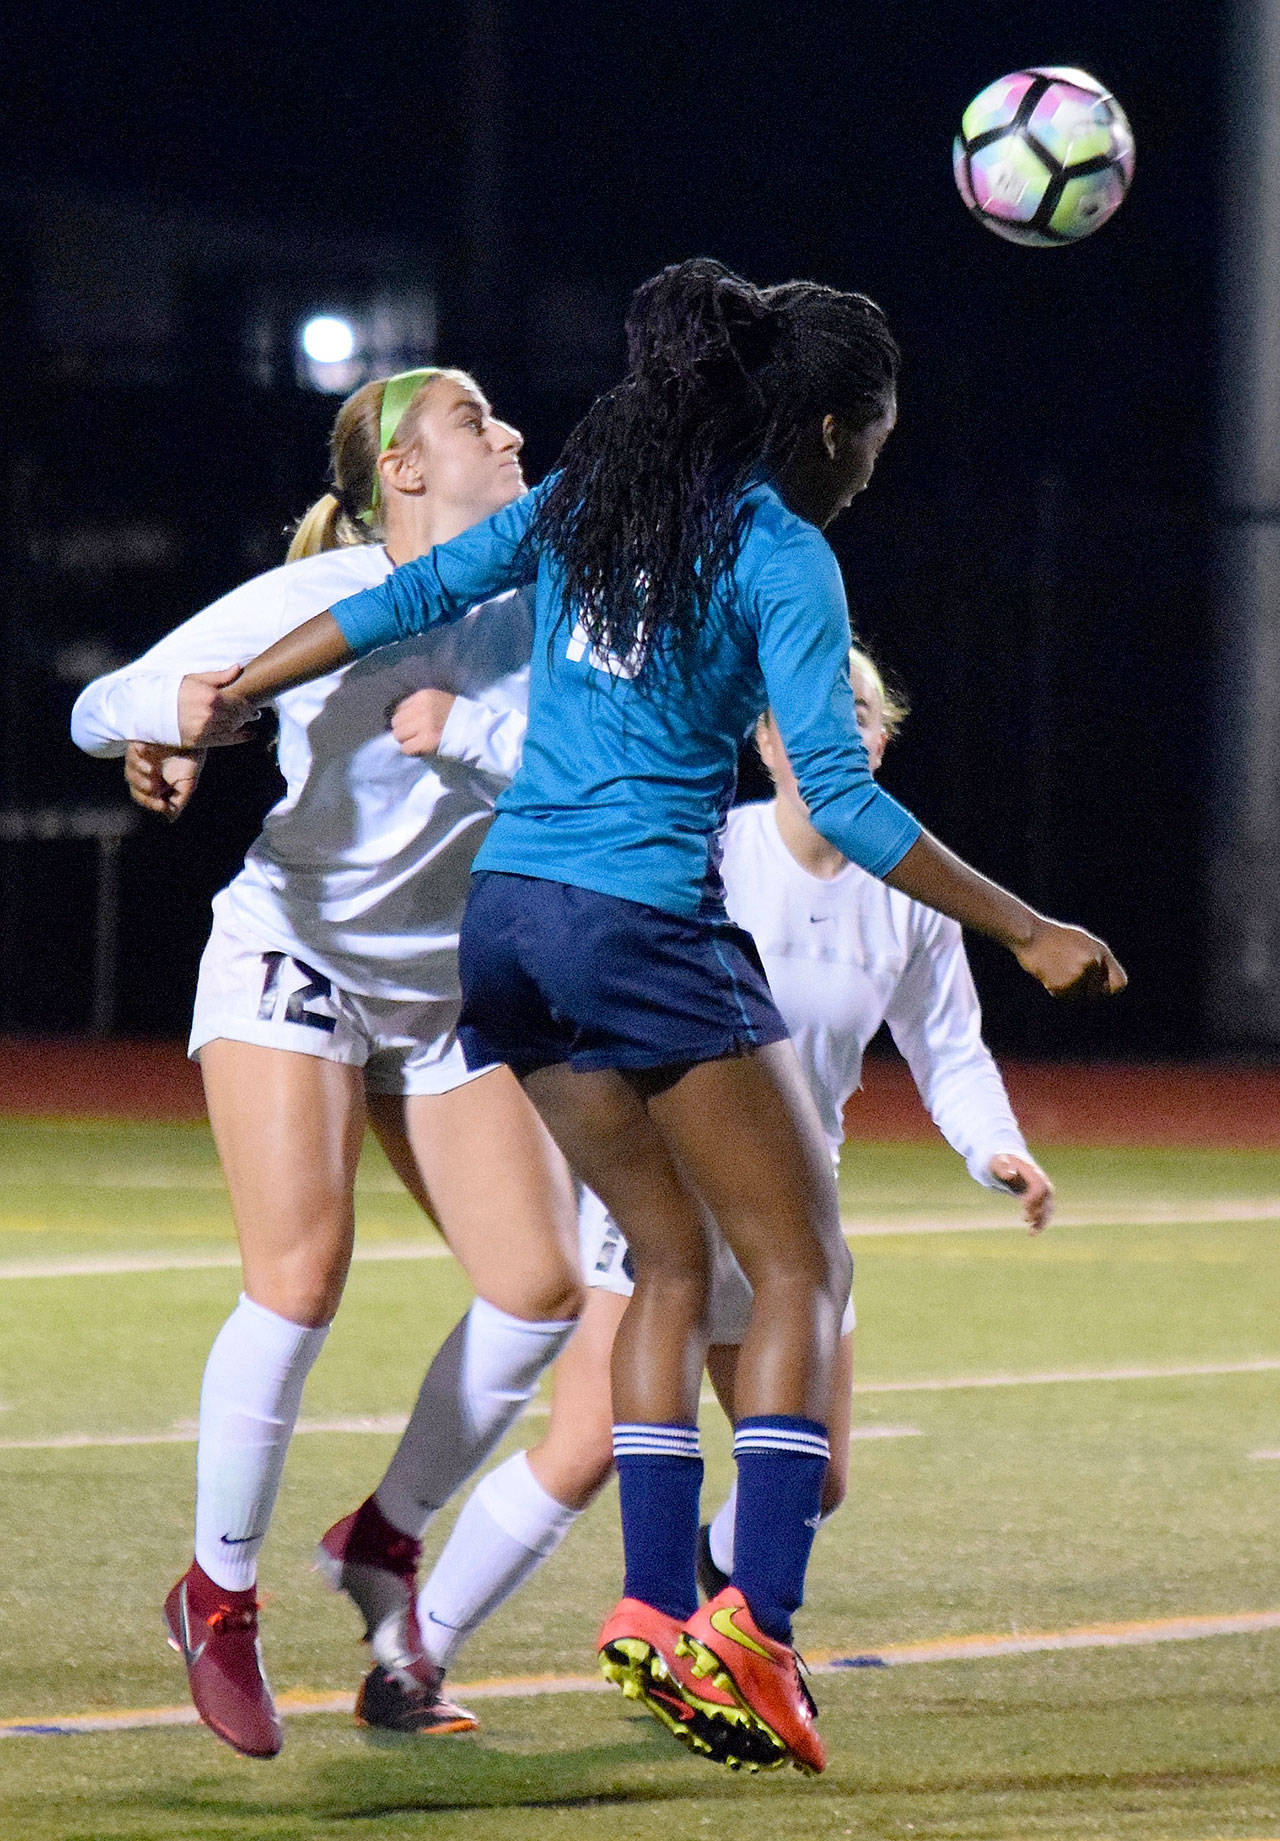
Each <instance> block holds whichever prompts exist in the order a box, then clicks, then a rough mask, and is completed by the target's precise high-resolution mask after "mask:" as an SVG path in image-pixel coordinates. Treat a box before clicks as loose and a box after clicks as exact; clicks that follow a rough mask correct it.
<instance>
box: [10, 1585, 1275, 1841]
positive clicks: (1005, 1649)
mask: <svg viewBox="0 0 1280 1841" xmlns="http://www.w3.org/2000/svg"><path fill="white" fill-rule="evenodd" d="M1266 1630H1280V1610H1273V1611H1237V1612H1226V1613H1220V1612H1206V1613H1193V1614H1191V1615H1189V1616H1185V1617H1171V1618H1170V1617H1166V1618H1154V1619H1141V1620H1127V1621H1125V1622H1121V1623H1106V1624H1077V1625H1076V1626H1074V1627H1073V1628H1072V1629H1069V1630H1028V1631H1002V1632H991V1633H987V1634H981V1635H972V1636H945V1637H935V1638H932V1639H931V1640H929V1641H928V1642H924V1643H889V1644H886V1645H884V1646H883V1647H881V1648H879V1649H877V1650H875V1651H872V1652H868V1653H866V1654H862V1655H842V1654H840V1652H839V1651H838V1650H822V1651H819V1652H818V1653H816V1654H814V1655H812V1656H810V1657H809V1665H810V1668H811V1669H812V1672H813V1673H814V1674H817V1675H827V1674H836V1673H840V1672H843V1671H845V1670H851V1669H857V1668H902V1667H906V1666H908V1665H910V1664H912V1663H919V1662H971V1661H978V1660H981V1659H984V1658H987V1657H992V1656H1025V1655H1038V1654H1043V1653H1045V1652H1047V1651H1052V1650H1061V1649H1115V1648H1131V1647H1134V1646H1140V1645H1143V1644H1147V1643H1185V1642H1190V1641H1193V1640H1195V1639H1198V1638H1204V1637H1221V1636H1251V1635H1256V1634H1257V1633H1258V1632H1260V1631H1266ZM606 1686H607V1683H606V1682H604V1681H603V1680H602V1679H601V1678H600V1676H598V1675H550V1674H546V1675H510V1676H498V1677H491V1678H490V1679H489V1680H487V1681H472V1682H468V1683H461V1684H459V1685H457V1686H456V1687H455V1686H453V1685H452V1684H451V1685H450V1690H449V1691H450V1693H451V1694H454V1695H456V1696H457V1698H458V1699H459V1700H460V1701H463V1702H464V1703H465V1702H466V1701H469V1700H504V1699H509V1700H527V1699H530V1698H532V1697H534V1696H537V1695H543V1694H595V1693H603V1692H604V1690H605V1688H606ZM354 1704H355V1697H354V1696H353V1695H351V1694H343V1693H334V1692H332V1691H330V1690H328V1689H323V1688H292V1689H290V1690H289V1692H288V1693H285V1694H280V1695H277V1697H276V1707H277V1708H278V1710H279V1711H280V1712H281V1713H282V1714H285V1715H287V1716H297V1715H301V1714H306V1713H350V1712H351V1710H352V1708H353V1706H354ZM195 1724H197V1716H196V1712H195V1709H194V1707H191V1706H180V1707H136V1708H129V1709H111V1710H109V1711H108V1710H101V1711H98V1712H95V1713H54V1714H47V1715H43V1716H41V1715H28V1716H26V1717H25V1718H16V1719H15V1718H10V1719H3V1720H0V1738H34V1737H44V1736H47V1735H65V1734H68V1733H90V1732H129V1731H138V1730H140V1729H143V1728H146V1727H153V1726H194V1725H195ZM1259 1841H1261V1838H1259Z"/></svg>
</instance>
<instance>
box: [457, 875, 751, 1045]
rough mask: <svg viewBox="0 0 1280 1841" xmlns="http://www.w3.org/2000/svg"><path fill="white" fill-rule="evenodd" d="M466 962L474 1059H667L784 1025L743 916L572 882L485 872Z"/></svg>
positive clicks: (477, 884) (467, 1026)
mask: <svg viewBox="0 0 1280 1841" xmlns="http://www.w3.org/2000/svg"><path fill="white" fill-rule="evenodd" d="M458 960H459V966H460V969H461V972H462V1015H461V1019H460V1021H459V1024H458V1037H459V1040H460V1041H461V1043H462V1050H463V1053H464V1055H465V1056H466V1058H467V1065H468V1067H473V1068H474V1067H483V1066H484V1065H485V1064H486V1063H488V1062H493V1061H502V1062H505V1063H506V1065H507V1066H508V1067H510V1068H512V1069H513V1070H514V1071H515V1073H516V1074H518V1075H524V1074H529V1073H532V1072H533V1070H534V1069H535V1068H540V1067H547V1066H549V1065H550V1064H551V1063H553V1062H568V1064H569V1065H570V1066H571V1067H575V1068H582V1069H590V1068H667V1067H675V1066H678V1065H680V1064H682V1063H694V1062H699V1061H715V1060H718V1059H720V1058H721V1057H722V1056H725V1055H741V1054H744V1053H746V1052H747V1051H748V1050H749V1049H753V1048H760V1047H763V1045H764V1044H765V1043H766V1042H781V1041H782V1040H784V1038H785V1037H786V1034H787V1026H786V1024H785V1023H784V1022H783V1020H782V1018H781V1016H779V1014H778V1010H777V1006H776V1005H775V1004H774V1001H773V998H772V997H771V995H770V993H769V984H768V980H767V979H766V977H765V975H764V967H763V966H762V965H761V963H760V955H759V953H758V952H757V951H756V948H755V942H754V941H753V940H752V938H751V935H750V934H749V933H744V932H743V931H742V929H741V927H735V926H733V924H732V923H731V922H729V921H727V920H692V919H687V918H685V917H684V916H682V915H679V914H668V913H666V912H665V911H664V910H663V909H661V908H650V907H646V906H645V905H644V903H642V902H638V901H624V900H622V899H621V897H620V896H617V895H599V894H596V893H595V892H594V891H593V890H591V889H580V888H575V887H573V886H572V885H571V884H569V883H565V882H545V881H543V880H542V879H541V878H540V877H535V876H513V875H507V874H506V873H505V872H503V871H499V870H481V871H480V872H478V873H477V874H476V875H474V876H473V877H472V879H471V893H470V895H469V897H468V899H467V909H466V914H465V916H464V918H463V922H462V940H461V945H460V948H459V953H458Z"/></svg>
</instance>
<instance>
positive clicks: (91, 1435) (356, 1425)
mask: <svg viewBox="0 0 1280 1841" xmlns="http://www.w3.org/2000/svg"><path fill="white" fill-rule="evenodd" d="M714 1399H715V1396H714V1395H713V1394H712V1393H711V1392H710V1391H707V1392H704V1394H703V1397H702V1404H703V1405H704V1406H710V1405H712V1404H713V1403H714ZM550 1410H551V1409H550V1407H549V1406H548V1405H547V1403H546V1401H543V1400H535V1401H534V1402H533V1404H532V1406H527V1407H526V1408H525V1410H524V1412H523V1413H522V1414H521V1418H522V1419H545V1418H546V1416H547V1414H548V1413H549V1412H550ZM407 1424H408V1421H407V1419H406V1418H405V1415H404V1414H403V1413H384V1414H365V1415H362V1416H359V1417H356V1418H351V1419H300V1420H299V1421H298V1423H297V1425H296V1426H295V1427H294V1428H293V1433H294V1437H295V1438H297V1437H298V1436H300V1435H301V1434H304V1433H308V1432H311V1433H315V1432H321V1433H338V1434H339V1435H344V1436H348V1437H362V1436H364V1435H366V1434H368V1433H375V1434H380V1435H382V1436H394V1437H398V1436H399V1435H400V1433H401V1432H403V1431H404V1428H405V1426H406V1425H407ZM923 1436H924V1434H923V1433H922V1432H921V1430H920V1428H919V1426H914V1425H865V1426H854V1427H853V1429H852V1430H851V1432H850V1433H849V1443H850V1444H855V1443H857V1444H861V1443H873V1442H874V1441H875V1440H877V1439H881V1438H922V1437H923ZM195 1442H196V1426H195V1423H194V1421H189V1420H183V1421H182V1422H181V1423H180V1424H179V1425H175V1426H170V1427H168V1428H167V1429H166V1430H165V1431H163V1432H59V1433H55V1434H54V1435H53V1436H52V1437H50V1438H0V1451H99V1450H104V1449H112V1448H114V1447H115V1446H119V1445H194V1444H195Z"/></svg>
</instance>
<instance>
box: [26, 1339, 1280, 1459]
mask: <svg viewBox="0 0 1280 1841" xmlns="http://www.w3.org/2000/svg"><path fill="white" fill-rule="evenodd" d="M1276 1373H1280V1357H1277V1356H1259V1357H1256V1358H1254V1359H1252V1360H1250V1361H1243V1362H1188V1363H1186V1364H1184V1365H1183V1366H1181V1367H1160V1368H1156V1367H1132V1368H1063V1369H1050V1370H1046V1371H1045V1372H1043V1373H1034V1372H1033V1373H1030V1374H953V1375H941V1376H935V1377H932V1378H927V1379H921V1380H904V1381H855V1382H854V1384H853V1391H854V1393H855V1394H942V1393H958V1392H962V1391H964V1390H965V1389H968V1388H985V1387H1059V1386H1064V1385H1065V1386H1070V1385H1072V1384H1075V1383H1080V1382H1086V1383H1094V1384H1098V1383H1101V1384H1106V1383H1109V1382H1115V1381H1198V1380H1212V1379H1215V1378H1220V1377H1225V1376H1230V1375H1243V1374H1276ZM712 1399H713V1396H712V1395H711V1394H710V1393H709V1392H704V1394H703V1396H702V1403H703V1405H704V1406H705V1405H708V1404H710V1403H711V1401H712ZM547 1411H548V1408H547V1405H546V1403H545V1402H544V1401H535V1402H534V1403H533V1405H531V1406H529V1407H527V1408H526V1409H525V1413H524V1417H525V1418H527V1419H538V1418H542V1417H544V1416H545V1415H546V1413H547ZM405 1424H406V1421H405V1418H404V1416H403V1414H394V1413H392V1414H386V1415H365V1416H362V1417H358V1418H351V1419H300V1420H299V1421H298V1423H297V1425H296V1426H295V1427H294V1435H295V1436H297V1435H299V1434H305V1433H309V1432H310V1433H315V1432H327V1433H340V1434H348V1435H356V1436H358V1435H360V1434H362V1433H380V1434H391V1435H397V1434H399V1433H401V1432H403V1431H404V1428H405ZM921 1436H922V1434H921V1432H920V1429H919V1427H917V1426H881V1425H869V1426H860V1427H855V1428H854V1430H853V1431H852V1432H851V1433H850V1434H849V1437H850V1442H852V1441H853V1440H855V1439H859V1440H861V1439H867V1440H871V1439H878V1438H919V1437H921ZM195 1442H196V1428H195V1426H194V1424H192V1423H190V1422H188V1421H184V1422H183V1423H181V1424H179V1425H176V1426H170V1427H167V1428H166V1429H165V1430H164V1431H159V1432H62V1433H57V1434H55V1435H53V1436H52V1437H49V1438H0V1451H88V1450H98V1449H101V1448H103V1447H109V1446H114V1445H193V1444H195ZM1251 1455H1252V1456H1253V1457H1255V1458H1278V1459H1280V1451H1255V1452H1253V1453H1251Z"/></svg>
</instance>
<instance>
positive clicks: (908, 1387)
mask: <svg viewBox="0 0 1280 1841" xmlns="http://www.w3.org/2000/svg"><path fill="white" fill-rule="evenodd" d="M1277 1372H1280V1357H1276V1356H1269V1355H1263V1356H1258V1357H1256V1358H1254V1359H1252V1360H1250V1361H1245V1362H1188V1363H1187V1364H1186V1365H1185V1366H1183V1367H1176V1368H1175V1367H1168V1368H1139V1367H1134V1368H1055V1369H1048V1370H1046V1371H1045V1372H1044V1373H1040V1374H1037V1373H1031V1374H953V1375H945V1376H943V1377H941V1378H939V1379H935V1380H920V1381H855V1382H854V1384H853V1391H854V1393H855V1394H941V1393H950V1392H952V1391H953V1390H957V1389H960V1388H964V1387H1056V1386H1060V1385H1062V1384H1063V1383H1069V1382H1072V1381H1190V1380H1200V1379H1205V1378H1211V1377H1213V1376H1215V1375H1229V1374H1275V1373H1277ZM1275 1455H1277V1456H1280V1453H1276V1454H1275Z"/></svg>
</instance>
